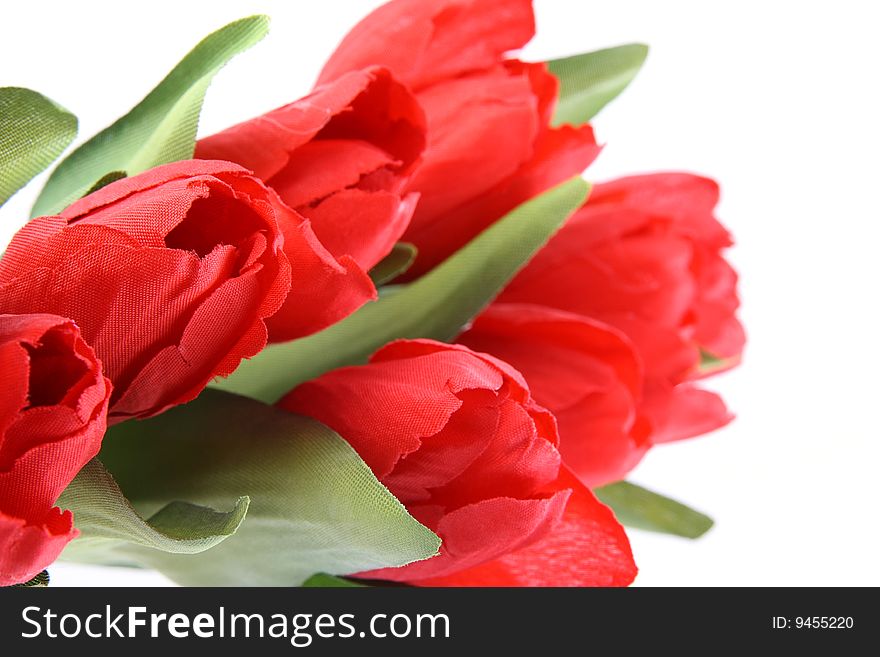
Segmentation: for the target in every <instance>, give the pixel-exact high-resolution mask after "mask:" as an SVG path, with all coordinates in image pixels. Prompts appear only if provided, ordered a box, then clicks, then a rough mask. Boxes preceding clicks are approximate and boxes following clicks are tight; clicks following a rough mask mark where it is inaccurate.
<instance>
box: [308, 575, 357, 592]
mask: <svg viewBox="0 0 880 657" xmlns="http://www.w3.org/2000/svg"><path fill="white" fill-rule="evenodd" d="M303 586H304V587H308V588H325V589H362V588H365V586H366V585H365V584H359V583H358V582H355V581H353V580H350V579H345V578H344V577H335V576H333V575H328V574H327V573H318V574H317V575H312V576H311V577H309V578H308V579H307V580H306V581H305V582H303Z"/></svg>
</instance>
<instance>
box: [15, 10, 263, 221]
mask: <svg viewBox="0 0 880 657" xmlns="http://www.w3.org/2000/svg"><path fill="white" fill-rule="evenodd" d="M268 29H269V19H268V18H267V17H266V16H251V17H249V18H243V19H241V20H238V21H235V22H234V23H230V24H229V25H227V26H226V27H223V28H221V29H219V30H217V31H216V32H214V33H213V34H210V35H208V36H207V37H206V38H205V39H204V40H202V41H201V43H199V44H198V45H197V46H196V47H195V48H193V50H192V51H190V53H189V54H188V55H187V56H186V57H184V58H183V60H181V62H180V63H179V64H178V65H177V66H175V67H174V69H173V70H172V71H171V72H170V73H169V74H168V76H167V77H166V78H165V79H164V80H162V82H160V83H159V85H158V86H157V87H156V88H155V89H153V91H151V92H150V93H149V94H148V95H147V97H146V98H144V99H143V100H142V101H141V102H140V103H139V104H138V105H137V106H136V107H135V108H134V109H132V110H131V111H130V112H129V113H128V114H126V115H125V116H123V117H122V118H121V119H119V120H118V121H116V122H115V123H114V124H113V125H111V126H110V127H108V128H106V129H104V130H103V131H101V132H99V133H98V134H97V135H95V136H94V137H92V138H91V139H90V140H89V141H87V142H86V143H85V144H83V145H82V146H80V147H79V148H77V149H76V150H75V151H74V152H73V153H71V154H70V155H69V156H68V157H67V158H66V159H65V160H64V161H63V162H61V164H60V165H59V166H58V168H57V169H55V171H53V172H52V175H51V176H50V178H49V181H48V182H47V183H46V186H45V188H44V189H43V191H42V192H41V193H40V196H39V198H38V199H37V202H36V203H35V204H34V207H33V210H32V211H31V215H32V216H39V215H44V214H53V213H55V212H58V211H60V210H62V209H63V208H65V207H66V206H68V205H69V204H70V203H72V202H73V201H75V200H76V199H78V198H80V197H81V196H83V195H84V194H85V193H86V192H87V191H89V190H90V189H91V188H92V187H93V186H95V184H96V182H97V181H99V180H101V179H102V178H104V176H105V175H107V174H108V173H111V172H115V171H121V172H125V174H126V175H129V176H133V175H135V174H138V173H141V172H142V171H146V170H147V169H149V168H151V167H154V166H157V165H159V164H166V163H168V162H176V161H177V160H186V159H188V158H191V157H192V154H193V150H194V148H195V140H196V130H197V128H198V123H199V114H200V113H201V110H202V102H203V101H204V98H205V92H206V91H207V89H208V85H210V84H211V80H212V79H213V77H214V75H215V74H216V73H217V71H219V70H220V69H221V68H223V66H224V65H225V64H226V63H227V62H228V61H229V60H230V59H232V58H233V57H234V56H235V55H237V54H238V53H240V52H242V51H244V50H247V49H248V48H250V47H251V46H252V45H254V44H255V43H257V42H258V41H259V40H260V39H262V38H263V37H264V36H265V35H266V33H267V32H268Z"/></svg>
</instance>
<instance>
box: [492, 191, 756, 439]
mask: <svg viewBox="0 0 880 657" xmlns="http://www.w3.org/2000/svg"><path fill="white" fill-rule="evenodd" d="M717 201H718V187H717V185H716V184H715V183H714V182H713V181H711V180H708V179H706V178H699V177H697V176H691V175H687V174H656V175H649V176H637V177H632V178H623V179H620V180H617V181H614V182H611V183H606V184H603V185H597V186H596V188H595V190H594V191H593V194H592V195H591V197H590V199H589V200H588V202H587V203H586V205H584V207H583V208H581V210H579V211H578V212H577V213H576V214H575V215H574V216H573V217H572V218H571V219H570V220H569V221H568V223H567V224H566V225H565V226H564V227H563V229H562V230H561V231H560V232H559V233H558V234H557V235H556V236H555V237H554V238H553V239H552V240H551V241H550V243H549V244H548V245H547V246H546V247H545V248H544V249H542V250H541V251H540V252H539V253H538V254H537V255H536V256H535V258H534V259H533V260H532V261H531V262H530V263H529V265H528V266H527V267H526V268H525V269H523V271H522V272H520V273H519V274H518V275H517V276H516V277H515V278H514V279H513V281H512V282H511V283H510V285H509V286H508V287H507V288H506V289H505V290H504V292H503V293H502V294H501V296H500V297H499V299H500V300H501V301H504V302H512V303H530V304H540V305H545V306H549V307H552V308H556V309H559V310H564V311H567V312H570V313H574V314H577V315H581V316H585V317H589V318H591V319H594V320H599V321H601V322H604V323H606V324H608V325H610V326H613V327H615V328H616V329H618V330H619V331H621V332H623V333H624V334H625V335H626V336H627V337H628V338H629V339H630V340H631V341H632V342H633V344H635V346H636V349H637V352H638V355H639V358H640V359H641V361H642V363H643V365H644V370H645V379H646V383H645V390H644V409H645V412H646V413H647V414H648V415H649V416H650V417H651V419H652V423H653V426H654V430H653V431H652V439H651V440H652V442H662V441H666V440H675V439H679V438H686V437H690V436H693V435H697V434H699V433H704V432H705V431H708V430H711V429H714V428H717V427H719V426H722V425H723V424H726V423H727V422H728V421H729V420H730V415H729V413H728V412H727V410H726V409H725V408H724V404H723V403H722V402H721V400H720V399H719V398H718V397H717V396H715V395H713V394H712V393H709V392H706V391H702V390H699V389H696V388H694V387H693V386H691V385H687V384H685V385H681V384H682V383H683V382H685V381H687V380H688V379H692V378H696V377H697V376H698V375H699V372H698V371H697V367H698V365H699V362H700V351H701V350H704V351H707V352H709V353H711V354H712V355H714V356H716V357H719V358H725V359H734V360H735V359H737V358H738V357H739V354H740V352H741V351H742V348H743V344H744V340H745V338H744V334H743V330H742V327H741V325H740V323H739V321H738V320H737V318H736V315H735V312H736V309H737V307H738V305H739V301H738V299H737V294H736V274H735V273H734V271H733V269H732V268H731V267H730V265H728V264H727V262H726V261H725V260H724V258H723V256H722V251H723V249H724V248H725V247H727V246H729V245H730V244H731V241H730V236H729V235H728V233H727V231H726V230H725V229H724V228H723V227H722V226H721V224H719V223H718V221H717V220H716V219H715V218H714V216H713V210H714V207H715V205H716V203H717Z"/></svg>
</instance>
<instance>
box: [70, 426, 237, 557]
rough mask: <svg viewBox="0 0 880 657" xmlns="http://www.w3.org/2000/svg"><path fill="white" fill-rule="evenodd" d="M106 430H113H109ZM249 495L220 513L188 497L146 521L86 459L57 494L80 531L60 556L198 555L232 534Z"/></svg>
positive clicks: (98, 464) (97, 465)
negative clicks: (144, 551)
mask: <svg viewBox="0 0 880 657" xmlns="http://www.w3.org/2000/svg"><path fill="white" fill-rule="evenodd" d="M108 433H113V431H112V430H111V432H108ZM248 504H249V500H248V498H247V497H239V498H237V499H235V500H231V504H230V506H233V509H232V511H229V512H228V513H219V512H217V511H214V510H213V509H209V508H206V507H203V506H197V505H195V504H190V503H187V502H180V501H176V500H175V501H171V502H170V503H168V504H166V505H165V506H163V507H162V508H161V509H159V510H158V512H157V513H155V514H153V515H152V516H151V517H150V518H149V520H144V518H143V517H142V516H141V515H140V514H139V513H138V512H137V511H135V510H134V509H133V508H132V506H131V504H130V503H129V501H128V500H127V499H126V498H125V496H124V495H123V494H122V491H120V490H119V486H118V485H117V484H116V482H115V481H114V480H113V477H112V476H111V475H110V473H108V472H107V470H106V469H105V468H104V466H103V465H102V463H101V461H99V460H98V459H97V458H95V459H92V460H91V461H89V462H88V463H87V464H86V465H85V467H84V468H83V469H82V470H81V471H80V472H79V474H78V475H77V476H76V478H74V480H73V481H72V482H71V484H70V485H69V486H68V487H67V489H66V490H65V491H64V492H63V493H62V494H61V497H60V499H59V500H58V506H60V507H61V508H63V509H70V510H71V511H73V516H74V524H75V525H76V527H77V529H79V531H80V536H79V537H78V538H77V539H75V540H74V541H73V542H71V543H70V544H69V545H68V547H67V549H66V550H65V551H64V555H63V558H65V559H72V560H77V561H92V562H98V563H127V562H129V561H131V559H130V558H129V557H128V556H127V555H128V553H129V551H130V548H131V547H133V546H141V547H146V548H150V549H152V550H159V551H162V552H171V553H179V554H196V553H199V552H204V551H205V550H207V549H209V548H212V547H214V546H215V545H217V544H219V543H220V542H221V541H223V540H225V539H226V538H228V537H229V536H232V534H234V533H235V531H236V530H237V529H238V527H239V526H240V525H241V522H242V520H243V519H244V517H245V514H246V513H247V510H248Z"/></svg>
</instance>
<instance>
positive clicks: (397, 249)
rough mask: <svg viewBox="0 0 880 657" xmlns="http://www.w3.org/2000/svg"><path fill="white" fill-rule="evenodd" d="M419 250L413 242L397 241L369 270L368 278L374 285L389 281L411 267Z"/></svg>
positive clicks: (377, 285)
mask: <svg viewBox="0 0 880 657" xmlns="http://www.w3.org/2000/svg"><path fill="white" fill-rule="evenodd" d="M418 253H419V250H418V249H417V248H416V246H415V244H410V243H409V242H398V243H397V244H395V245H394V248H392V249H391V253H389V254H388V255H387V256H385V257H384V258H382V260H381V261H380V262H379V263H378V264H377V265H376V266H375V267H373V268H372V269H371V270H370V278H372V279H373V284H374V285H375V286H376V287H379V286H380V285H385V283H390V282H391V281H393V280H394V279H395V278H397V277H398V276H400V275H401V274H402V273H404V272H405V271H406V270H407V269H409V268H410V267H412V264H413V263H414V262H415V261H416V256H417V255H418Z"/></svg>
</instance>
